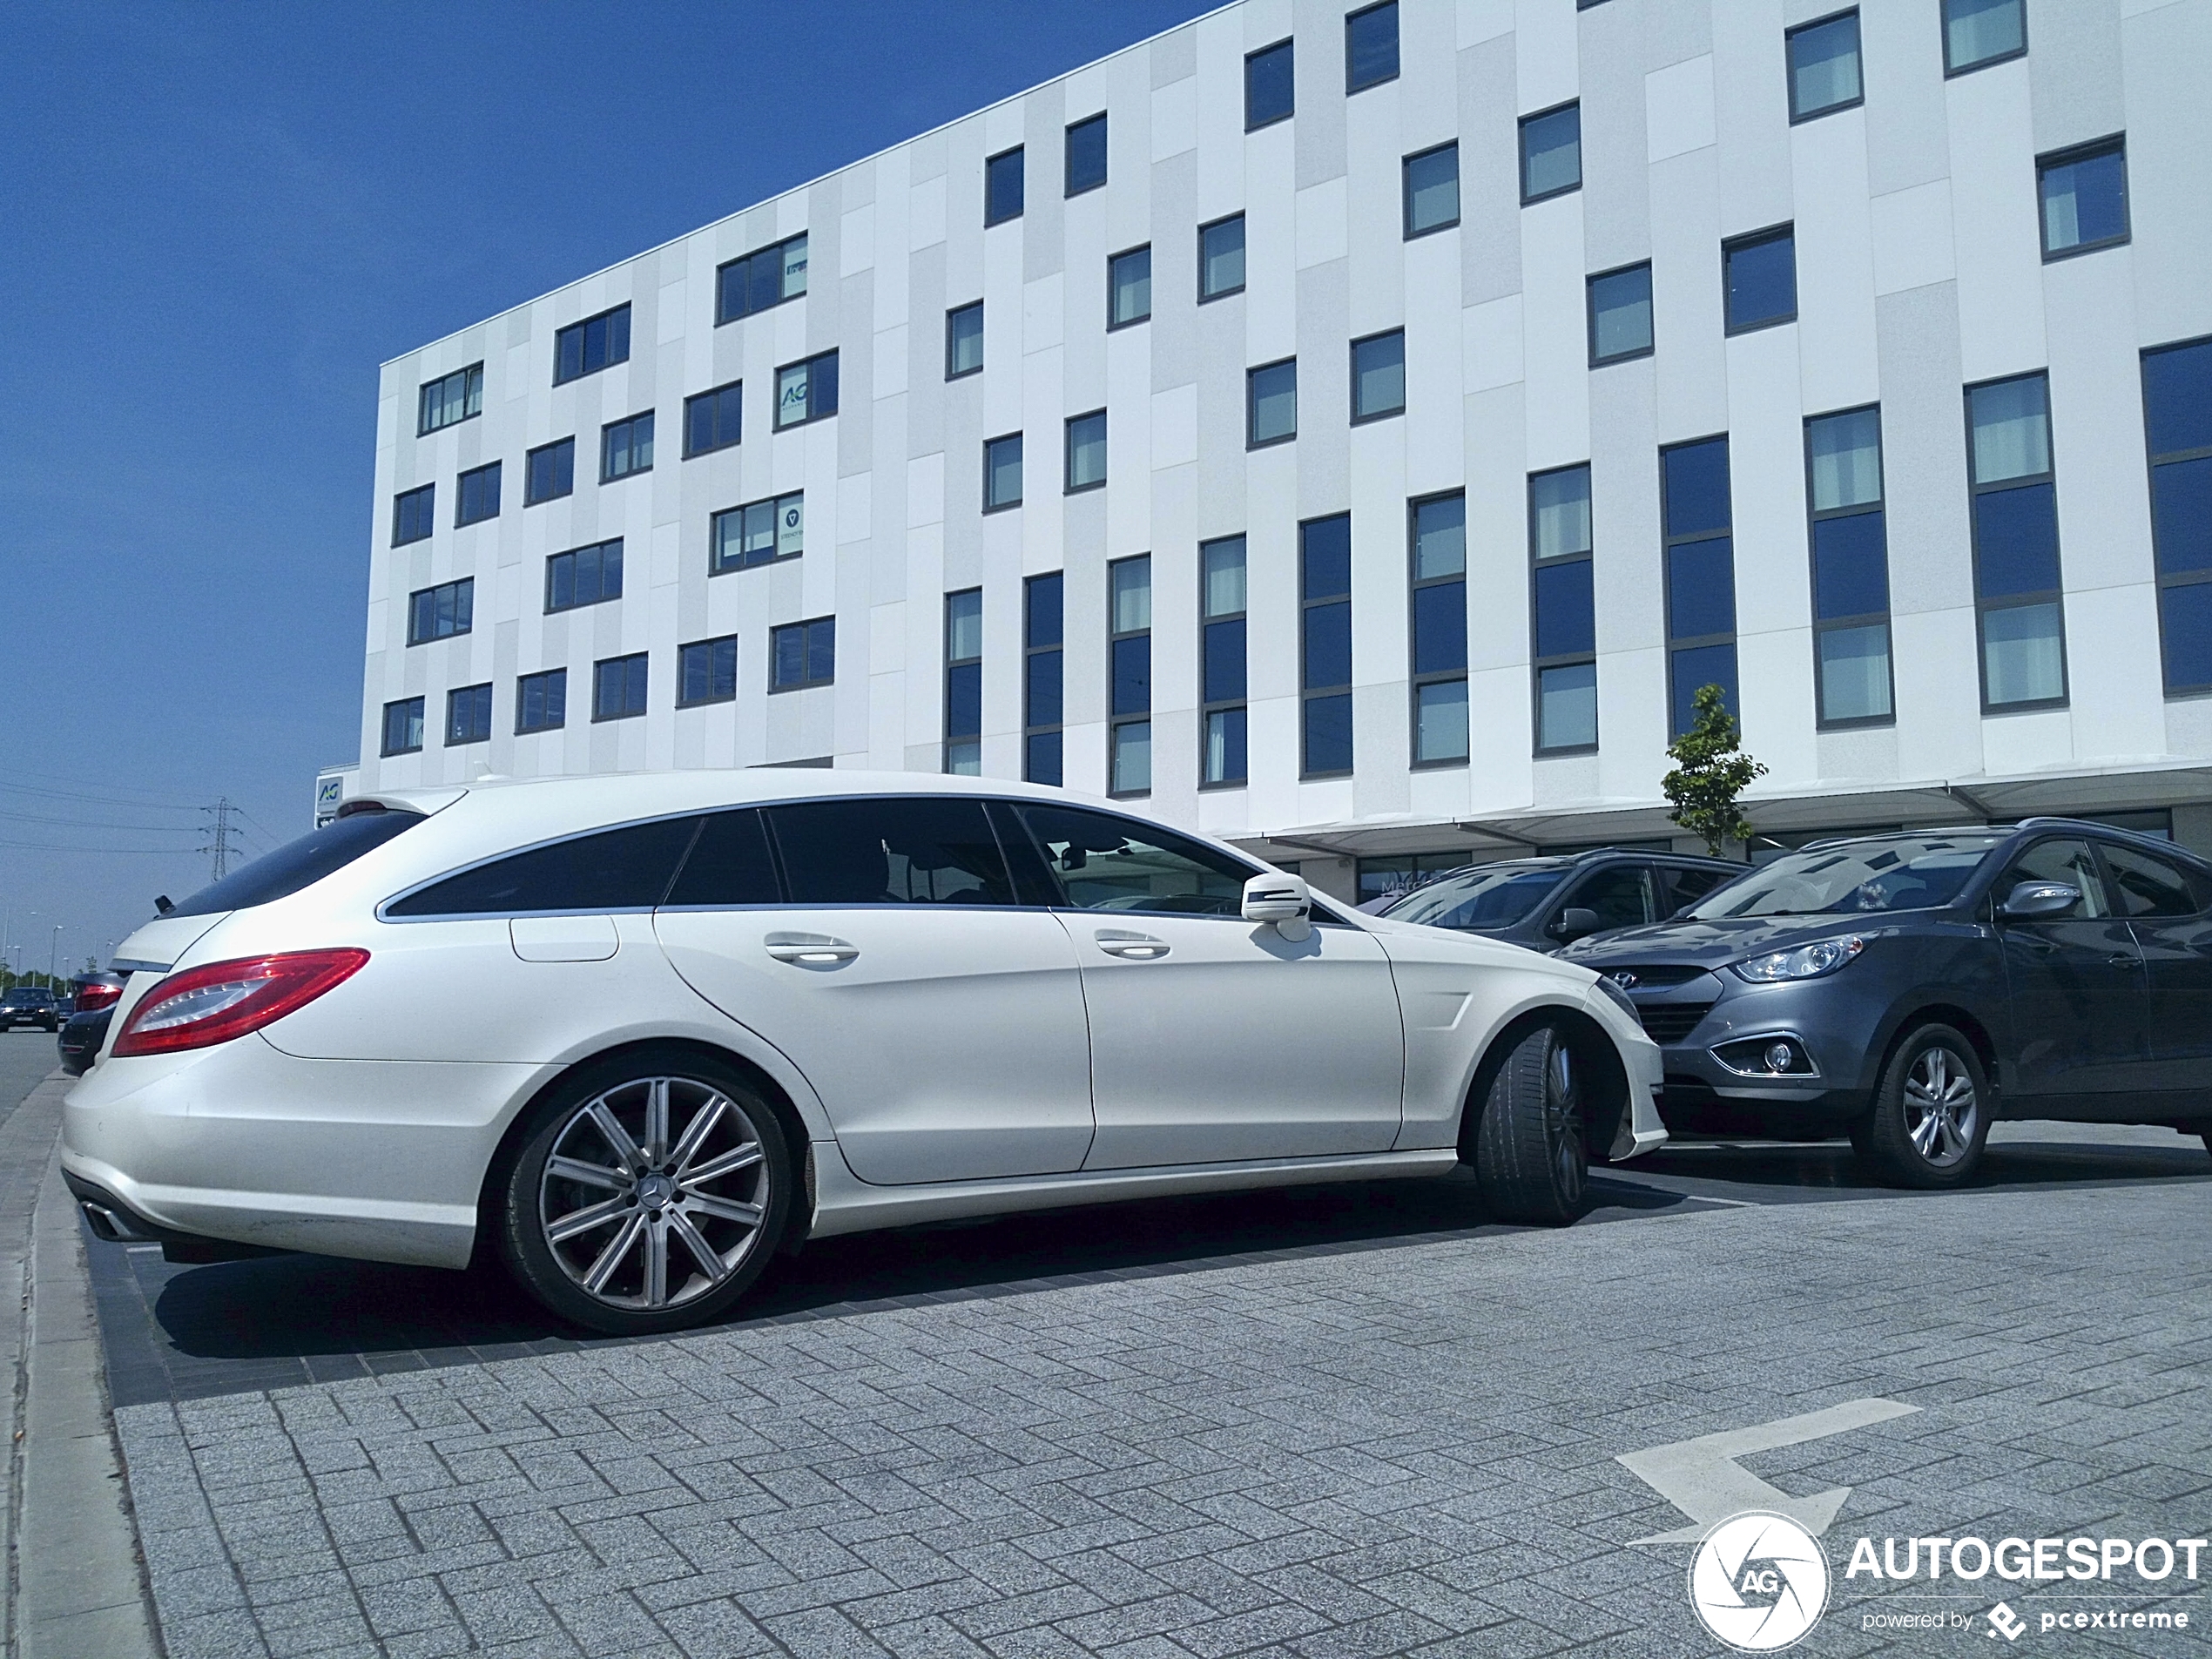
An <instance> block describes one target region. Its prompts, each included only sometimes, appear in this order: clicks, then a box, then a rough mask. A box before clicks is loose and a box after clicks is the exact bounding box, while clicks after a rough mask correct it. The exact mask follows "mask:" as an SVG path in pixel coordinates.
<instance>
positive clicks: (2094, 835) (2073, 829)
mask: <svg viewBox="0 0 2212 1659" xmlns="http://www.w3.org/2000/svg"><path fill="white" fill-rule="evenodd" d="M2054 832H2063V833H2067V834H2071V835H2083V836H2087V837H2088V838H2090V839H2091V840H2106V841H2117V842H2119V843H2121V845H2122V846H2134V847H2140V848H2141V849H2142V850H2143V851H2144V852H2146V853H2161V854H2163V855H2165V856H2168V857H2170V858H2176V859H2179V860H2182V861H2183V862H2185V863H2188V864H2191V865H2195V867H2198V868H2199V869H2202V870H2207V871H2212V860H2207V859H2205V858H2202V857H2201V856H2200V855H2198V854H2197V853H2192V852H2190V851H2189V850H2188V848H2187V847H2185V846H2180V845H2178V844H2177V843H2175V842H2173V841H2169V840H2162V839H2161V838H2160V837H2158V836H2155V835H2145V834H2143V833H2141V832H2140V831H2137V830H2131V829H2122V828H2121V827H2120V826H2118V825H2116V824H2101V823H2099V822H2097V820H2096V819H2092V818H2059V817H2054V816H2053V817H2034V818H2023V819H2020V820H2019V821H2018V822H2017V823H2012V824H1956V825H1951V824H1934V825H1928V826H1921V827H1917V828H1910V829H1894V830H1885V831H1883V832H1881V833H1879V834H1875V835H1839V836H1837V837H1835V838H1834V839H1833V840H1824V841H1807V842H1806V843H1805V844H1804V846H1800V847H1793V848H1792V849H1791V851H1793V852H1797V853H1811V852H1814V851H1816V850H1818V851H1823V852H1826V851H1831V850H1832V849H1834V848H1837V847H1843V846H1863V845H1864V844H1865V843H1867V842H1869V841H1894V840H1899V839H1901V838H1904V837H1908V836H1926V837H1935V836H1957V837H1959V838H1960V839H1965V838H1966V837H1969V836H1986V837H1988V838H1989V840H1990V843H1991V845H1992V846H1996V845H1998V844H2000V843H2002V842H2005V841H2009V840H2015V839H2017V838H2018V837H2020V836H2023V835H2047V834H2050V833H2054Z"/></svg>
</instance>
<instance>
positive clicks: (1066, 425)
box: [1060, 408, 1107, 496]
mask: <svg viewBox="0 0 2212 1659" xmlns="http://www.w3.org/2000/svg"><path fill="white" fill-rule="evenodd" d="M1081 421H1097V422H1098V423H1099V429H1100V432H1101V435H1102V439H1103V433H1104V431H1105V425H1106V411H1105V410H1104V409H1103V408H1096V409H1085V410H1084V411H1083V412H1082V414H1081V415H1069V417H1068V418H1067V420H1066V421H1062V423H1061V443H1060V481H1061V490H1060V493H1061V494H1062V495H1063V496H1082V495H1087V494H1089V492H1090V491H1091V490H1094V489H1105V488H1106V477H1107V475H1106V473H1105V472H1104V471H1103V469H1102V470H1101V471H1100V473H1099V475H1098V476H1097V477H1096V478H1094V479H1092V480H1091V481H1090V482H1089V483H1086V484H1079V483H1077V482H1076V425H1077V423H1078V422H1081ZM1102 447H1103V443H1102Z"/></svg>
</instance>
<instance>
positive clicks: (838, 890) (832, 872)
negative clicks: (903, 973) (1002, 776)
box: [768, 798, 1014, 905]
mask: <svg viewBox="0 0 2212 1659" xmlns="http://www.w3.org/2000/svg"><path fill="white" fill-rule="evenodd" d="M768 819H769V822H770V824H771V826H772V827H773V829H774V831H775V837H776V850H777V852H779V853H781V854H782V856H783V866H784V874H785V877H786V880H788V881H789V883H790V888H791V902H792V903H793V904H795V905H818V904H971V905H974V904H990V905H1010V904H1012V903H1013V902H1014V888H1013V884H1012V883H1011V882H1010V881H1009V880H1008V878H1007V870H1006V860H1005V858H1004V856H1003V855H1002V854H1001V853H1000V852H999V844H998V838H997V837H995V835H993V834H992V833H991V826H990V820H989V819H988V818H986V817H985V816H984V813H983V803H982V802H981V801H980V800H954V799H928V798H914V799H859V800H823V801H806V802H804V803H801V804H799V805H798V806H772V807H770V808H769V809H768Z"/></svg>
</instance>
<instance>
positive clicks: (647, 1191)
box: [637, 1175, 676, 1210]
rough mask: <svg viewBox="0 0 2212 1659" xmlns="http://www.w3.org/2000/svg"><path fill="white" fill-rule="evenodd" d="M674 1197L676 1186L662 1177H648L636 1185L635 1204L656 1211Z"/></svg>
mask: <svg viewBox="0 0 2212 1659" xmlns="http://www.w3.org/2000/svg"><path fill="white" fill-rule="evenodd" d="M675 1196H676V1184H675V1183H674V1182H673V1181H671V1180H670V1179H669V1178H668V1177H666V1176H664V1175H649V1176H647V1177H645V1178H644V1180H642V1181H640V1182H639V1183H638V1184H637V1202H638V1203H640V1204H644V1206H645V1208H646V1209H648V1210H658V1209H659V1208H661V1206H662V1205H664V1204H666V1203H667V1202H668V1201H669V1200H670V1199H671V1198H673V1197H675Z"/></svg>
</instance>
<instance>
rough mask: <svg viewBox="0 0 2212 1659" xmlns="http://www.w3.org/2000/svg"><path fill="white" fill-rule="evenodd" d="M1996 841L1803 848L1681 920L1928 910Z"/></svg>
mask: <svg viewBox="0 0 2212 1659" xmlns="http://www.w3.org/2000/svg"><path fill="white" fill-rule="evenodd" d="M2004 839H2005V837H2004V836H2002V835H1985V834H1979V833H1973V834H1966V835H1937V834H1927V835H1885V836H1884V837H1882V838H1881V839H1880V840H1865V841H1851V842H1846V843H1844V844H1843V845H1841V846H1819V847H1808V848H1806V849H1805V851H1804V852H1802V853H1787V854H1785V855H1784V856H1783V857H1781V858H1778V859H1777V860H1774V861H1773V862H1772V863H1771V864H1763V865H1761V866H1760V867H1758V868H1757V869H1756V870H1753V871H1751V872H1750V873H1749V874H1748V875H1741V876H1738V877H1737V879H1736V880H1733V881H1731V882H1730V883H1729V884H1728V885H1727V886H1726V887H1722V888H1720V889H1718V890H1717V891H1716V892H1714V893H1712V894H1709V895H1708V896H1707V897H1706V898H1705V899H1704V900H1703V902H1702V903H1700V904H1697V905H1696V906H1695V907H1692V908H1691V909H1690V910H1689V911H1688V912H1687V913H1685V914H1687V915H1688V917H1689V919H1690V920H1692V921H1721V920H1723V919H1725V918H1728V917H1730V916H1817V915H1823V914H1859V913H1861V912H1865V911H1870V910H1930V909H1933V908H1934V907H1936V906H1938V905H1945V904H1949V903H1950V902H1951V901H1952V900H1953V899H1955V898H1957V897H1958V896H1959V888H1961V887H1965V886H1966V878H1967V877H1968V876H1971V875H1972V874H1973V873H1974V871H1975V870H1976V869H1977V868H1979V866H1980V864H1981V861H1982V860H1983V859H1984V858H1985V857H1986V856H1987V855H1988V853H1989V849H1990V848H1991V847H1993V846H1997V845H1998V844H1999V843H2000V842H2001V841H2002V840H2004Z"/></svg>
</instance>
